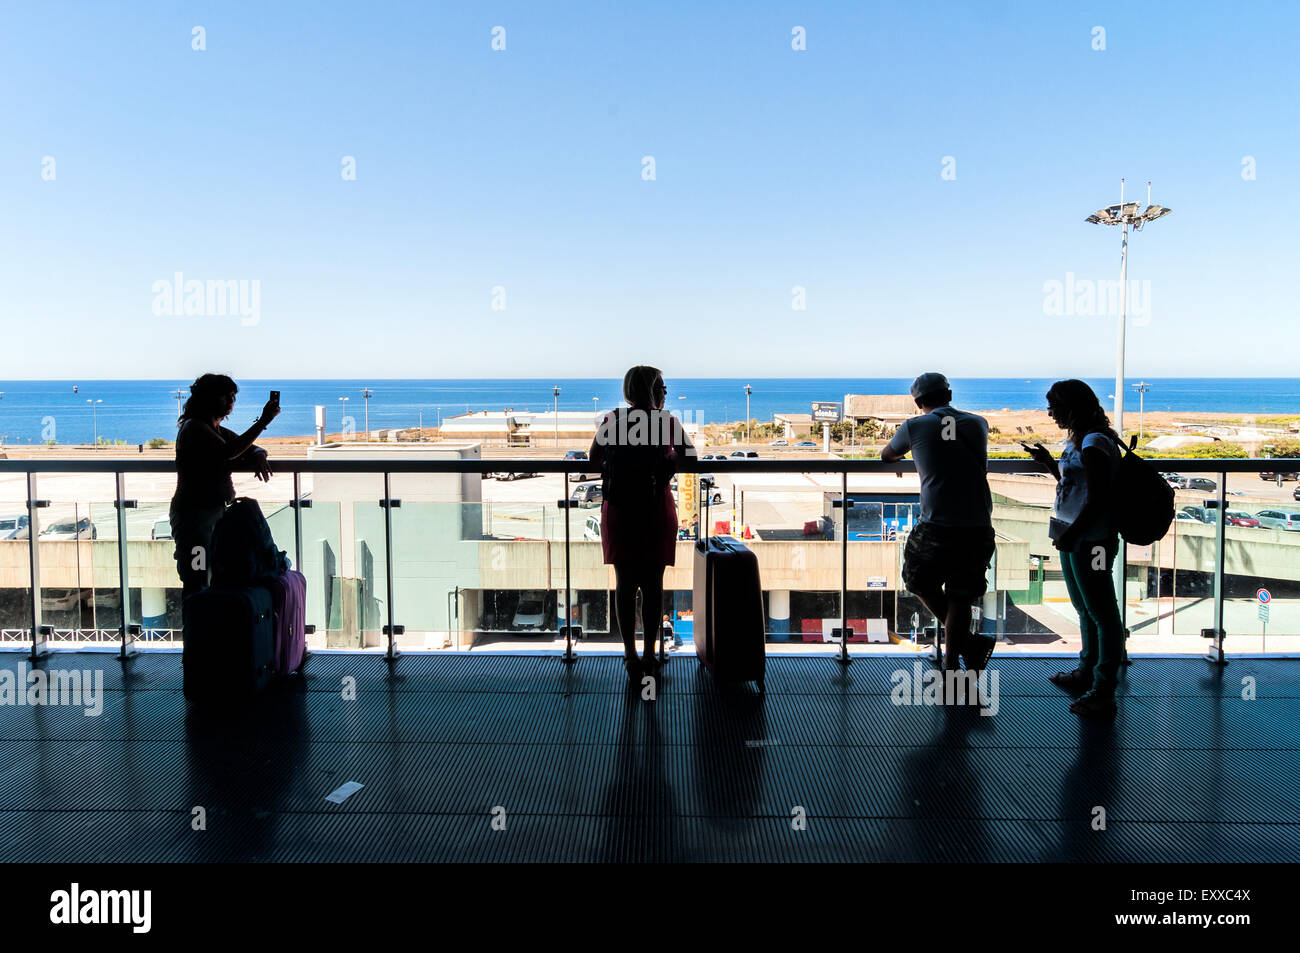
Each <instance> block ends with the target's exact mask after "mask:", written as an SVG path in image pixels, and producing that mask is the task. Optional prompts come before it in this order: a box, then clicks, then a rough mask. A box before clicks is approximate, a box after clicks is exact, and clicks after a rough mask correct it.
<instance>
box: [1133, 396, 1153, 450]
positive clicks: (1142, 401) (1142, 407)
mask: <svg viewBox="0 0 1300 953" xmlns="http://www.w3.org/2000/svg"><path fill="white" fill-rule="evenodd" d="M1133 389H1134V390H1135V391H1137V392H1138V443H1141V442H1142V437H1143V429H1142V414H1143V413H1144V412H1145V411H1146V404H1147V391H1149V390H1150V389H1151V385H1150V384H1148V383H1147V382H1146V381H1138V382H1137V383H1136V384H1134V385H1133Z"/></svg>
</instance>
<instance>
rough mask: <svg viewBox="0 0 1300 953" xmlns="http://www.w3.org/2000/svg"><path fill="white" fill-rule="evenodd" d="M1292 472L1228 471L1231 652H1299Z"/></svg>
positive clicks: (1299, 488) (1299, 558)
mask: <svg viewBox="0 0 1300 953" xmlns="http://www.w3.org/2000/svg"><path fill="white" fill-rule="evenodd" d="M1205 475H1206V476H1209V477H1211V478H1213V479H1218V477H1217V475H1215V474H1205ZM1292 475H1293V474H1292V473H1290V472H1287V473H1285V474H1283V478H1282V479H1281V480H1278V479H1277V477H1276V476H1274V477H1273V478H1272V479H1269V480H1264V479H1261V476H1260V474H1258V473H1233V474H1229V475H1228V483H1227V487H1228V494H1227V499H1228V505H1227V511H1226V512H1227V517H1228V525H1227V526H1226V527H1225V537H1226V538H1225V541H1224V549H1225V556H1226V563H1225V567H1224V572H1225V575H1224V595H1225V598H1224V606H1223V629H1224V632H1225V633H1226V637H1225V639H1224V651H1225V652H1226V653H1227V654H1230V655H1231V654H1234V653H1242V654H1255V653H1290V652H1295V651H1297V650H1300V483H1297V482H1296V481H1295V480H1293V479H1289V478H1290V477H1291V476H1292ZM1206 625H1207V626H1209V625H1210V623H1206ZM1202 641H1204V640H1202Z"/></svg>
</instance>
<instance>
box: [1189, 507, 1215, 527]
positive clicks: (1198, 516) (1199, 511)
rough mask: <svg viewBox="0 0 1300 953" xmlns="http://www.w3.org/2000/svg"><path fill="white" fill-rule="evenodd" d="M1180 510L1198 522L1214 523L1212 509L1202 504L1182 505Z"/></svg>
mask: <svg viewBox="0 0 1300 953" xmlns="http://www.w3.org/2000/svg"><path fill="white" fill-rule="evenodd" d="M1182 512H1184V513H1190V514H1191V516H1192V519H1194V520H1196V521H1197V522H1198V523H1209V524H1210V525H1214V522H1215V520H1214V510H1207V509H1206V508H1205V507H1204V506H1184V507H1183V509H1182Z"/></svg>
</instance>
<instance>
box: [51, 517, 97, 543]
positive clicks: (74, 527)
mask: <svg viewBox="0 0 1300 953" xmlns="http://www.w3.org/2000/svg"><path fill="white" fill-rule="evenodd" d="M98 538H99V532H98V531H97V530H96V529H95V524H94V523H92V522H91V521H90V517H89V516H83V517H82V518H81V519H79V520H77V521H76V522H75V523H74V522H73V521H72V520H63V521H61V522H58V523H53V524H51V525H50V528H49V529H45V530H42V531H41V539H98Z"/></svg>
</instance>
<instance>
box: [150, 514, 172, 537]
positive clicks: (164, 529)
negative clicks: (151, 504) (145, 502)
mask: <svg viewBox="0 0 1300 953" xmlns="http://www.w3.org/2000/svg"><path fill="white" fill-rule="evenodd" d="M149 538H150V539H171V538H172V521H171V520H170V519H166V518H164V519H160V520H154V521H153V529H151V530H149Z"/></svg>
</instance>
